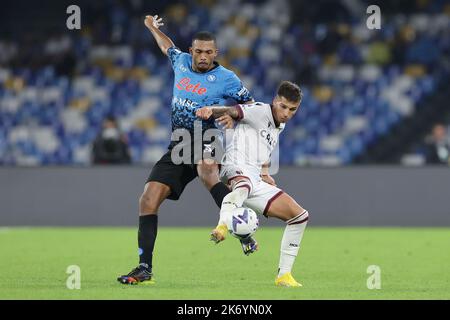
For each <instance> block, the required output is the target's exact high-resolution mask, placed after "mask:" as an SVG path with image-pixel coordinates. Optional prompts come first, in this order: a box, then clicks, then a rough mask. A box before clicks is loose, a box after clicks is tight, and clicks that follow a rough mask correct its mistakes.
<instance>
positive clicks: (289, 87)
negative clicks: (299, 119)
mask: <svg viewBox="0 0 450 320" xmlns="http://www.w3.org/2000/svg"><path fill="white" fill-rule="evenodd" d="M277 95H278V96H280V97H285V98H286V99H287V100H288V101H290V102H298V103H300V102H302V98H303V93H302V89H300V87H299V86H298V85H296V84H295V83H293V82H290V81H283V82H282V83H280V85H279V86H278V91H277Z"/></svg>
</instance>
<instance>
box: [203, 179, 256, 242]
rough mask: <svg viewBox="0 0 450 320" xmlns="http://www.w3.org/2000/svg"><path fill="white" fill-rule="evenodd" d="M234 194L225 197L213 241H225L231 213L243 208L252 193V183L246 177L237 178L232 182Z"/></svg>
mask: <svg viewBox="0 0 450 320" xmlns="http://www.w3.org/2000/svg"><path fill="white" fill-rule="evenodd" d="M230 185H231V188H232V190H233V191H232V192H230V193H229V194H228V195H226V196H225V198H224V199H223V201H222V206H221V207H220V218H219V223H218V224H217V226H216V227H215V228H214V230H213V231H212V232H211V241H214V242H215V243H219V242H221V241H223V240H225V238H226V235H227V233H228V228H227V224H226V221H227V219H229V215H231V211H232V210H233V209H235V208H239V207H241V206H242V204H243V203H244V201H245V200H246V199H247V198H248V195H249V194H250V191H251V182H250V180H248V179H247V178H246V177H241V176H239V177H235V178H233V179H231V180H230Z"/></svg>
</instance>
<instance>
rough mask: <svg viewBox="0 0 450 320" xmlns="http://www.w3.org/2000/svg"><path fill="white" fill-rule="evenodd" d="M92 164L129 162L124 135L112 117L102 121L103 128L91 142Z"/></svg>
mask: <svg viewBox="0 0 450 320" xmlns="http://www.w3.org/2000/svg"><path fill="white" fill-rule="evenodd" d="M92 151H93V157H94V159H93V160H94V164H125V163H130V162H131V157H130V153H129V151H128V145H127V143H126V140H125V137H124V136H123V135H122V134H121V132H120V130H119V127H118V125H117V122H116V119H115V118H114V117H108V118H106V119H105V120H104V121H103V128H102V131H101V132H100V134H99V135H98V136H97V138H96V139H95V141H94V144H93V150H92Z"/></svg>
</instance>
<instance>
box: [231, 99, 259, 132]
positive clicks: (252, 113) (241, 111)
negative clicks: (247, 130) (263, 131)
mask: <svg viewBox="0 0 450 320" xmlns="http://www.w3.org/2000/svg"><path fill="white" fill-rule="evenodd" d="M234 107H235V108H236V110H237V112H238V118H237V119H236V120H238V121H240V122H243V123H247V124H249V125H251V126H252V127H254V128H260V127H263V126H264V125H266V124H267V121H266V120H267V105H266V104H264V103H260V102H255V103H252V104H237V105H235V106H234Z"/></svg>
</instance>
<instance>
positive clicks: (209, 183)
mask: <svg viewBox="0 0 450 320" xmlns="http://www.w3.org/2000/svg"><path fill="white" fill-rule="evenodd" d="M196 169H197V173H198V176H199V178H200V180H201V181H202V182H203V184H204V185H205V186H206V187H207V188H208V189H211V188H212V187H213V186H214V185H215V184H216V183H217V182H219V165H218V164H217V163H216V162H215V161H214V160H213V159H204V160H201V161H199V163H198V164H197V166H196Z"/></svg>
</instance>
